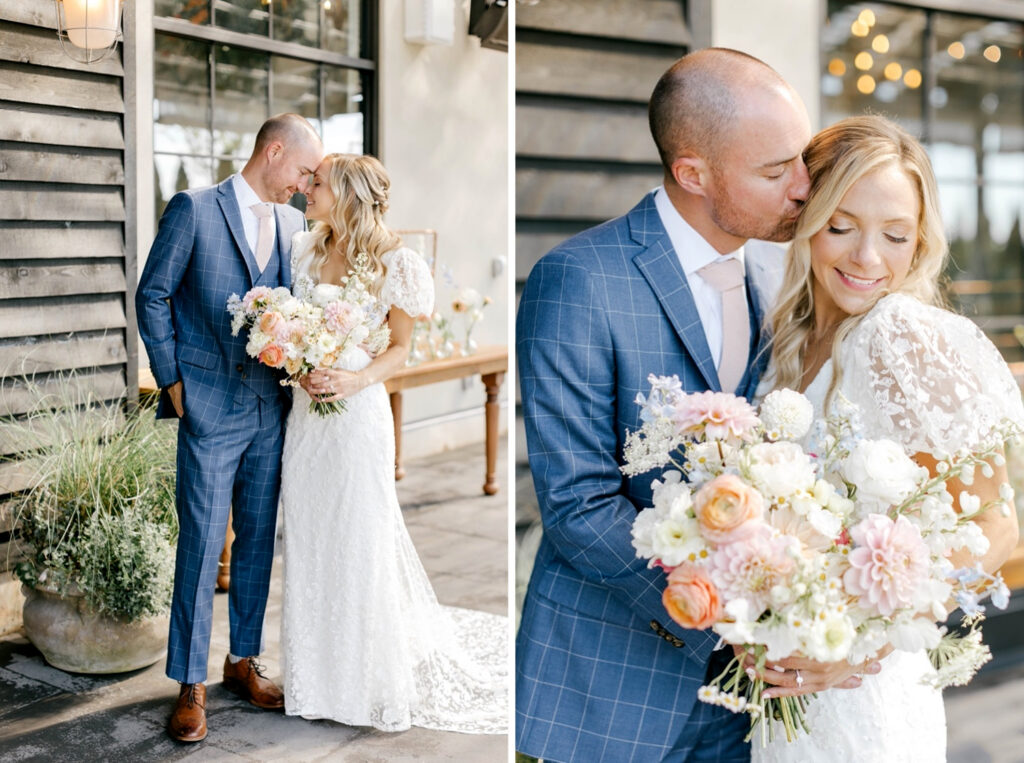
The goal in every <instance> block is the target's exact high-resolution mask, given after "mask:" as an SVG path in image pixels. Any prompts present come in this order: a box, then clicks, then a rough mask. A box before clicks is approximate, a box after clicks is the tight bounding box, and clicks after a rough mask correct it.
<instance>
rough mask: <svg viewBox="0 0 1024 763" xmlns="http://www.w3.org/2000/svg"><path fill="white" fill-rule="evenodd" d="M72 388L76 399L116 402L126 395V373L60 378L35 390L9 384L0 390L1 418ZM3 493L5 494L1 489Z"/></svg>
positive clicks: (39, 383)
mask: <svg viewBox="0 0 1024 763" xmlns="http://www.w3.org/2000/svg"><path fill="white" fill-rule="evenodd" d="M66 384H69V385H70V386H71V387H72V389H73V390H74V392H73V393H72V394H75V395H76V396H78V395H80V396H81V397H82V398H83V399H92V400H96V401H99V400H116V399H117V398H120V397H123V396H124V393H125V391H126V386H125V382H124V372H123V371H121V370H120V369H119V370H117V371H97V372H95V373H79V374H76V375H75V376H74V377H72V378H71V379H70V380H63V379H60V378H58V377H50V378H48V379H43V380H37V381H36V382H35V383H34V384H33V385H32V386H28V385H26V384H23V383H21V382H15V383H9V382H8V383H7V384H4V385H3V386H2V387H0V416H14V415H18V414H22V413H28V412H29V411H32V410H34V409H36V408H38V407H39V406H40V404H41V402H40V401H41V400H43V401H44V402H43V403H42V404H44V405H46V402H45V398H46V396H47V395H55V394H58V393H60V392H61V390H62V389H64V388H65V385H66ZM0 492H4V491H3V490H2V488H0Z"/></svg>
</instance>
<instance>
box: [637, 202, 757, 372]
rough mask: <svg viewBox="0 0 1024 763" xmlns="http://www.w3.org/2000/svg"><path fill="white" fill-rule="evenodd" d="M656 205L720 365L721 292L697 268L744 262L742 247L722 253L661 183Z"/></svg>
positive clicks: (714, 358) (706, 336)
mask: <svg viewBox="0 0 1024 763" xmlns="http://www.w3.org/2000/svg"><path fill="white" fill-rule="evenodd" d="M654 206H655V207H656V208H657V210H658V216H659V217H660V218H661V224H662V225H664V226H665V230H666V231H668V237H669V240H670V241H671V242H672V248H673V249H675V250H676V256H677V257H678V258H679V264H680V265H682V266H683V272H684V273H685V274H686V280H687V282H688V283H689V284H690V291H691V292H693V301H694V302H695V303H696V304H697V313H698V314H699V315H700V322H701V325H702V326H703V327H704V336H705V338H706V339H707V340H708V349H710V350H711V358H712V360H714V362H715V367H716V368H717V367H718V366H719V365H720V364H721V362H722V295H721V294H720V293H719V292H718V290H717V289H715V288H714V287H713V286H711V284H709V283H708V282H707V281H705V280H704V279H703V278H701V276H700V273H698V272H697V271H698V270H700V269H701V268H702V267H704V266H705V265H710V264H711V263H712V262H714V261H715V260H719V259H728V258H734V259H737V260H739V261H740V264H741V265H742V264H744V262H743V247H742V246H741V247H740V248H739V249H737V250H736V251H735V252H730V253H729V254H719V253H718V250H717V249H715V248H714V247H713V246H711V244H709V243H708V242H707V241H705V240H704V238H703V237H702V236H701V235H700V234H699V233H698V232H697V231H695V230H694V229H693V228H692V227H691V226H690V224H689V223H688V222H686V220H684V219H683V216H682V215H680V214H679V212H678V211H677V210H676V208H675V207H674V206H672V201H671V199H669V197H668V192H667V191H665V188H664V186H658V188H657V189H656V190H655V193H654ZM744 272H746V268H744Z"/></svg>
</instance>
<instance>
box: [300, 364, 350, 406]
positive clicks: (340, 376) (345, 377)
mask: <svg viewBox="0 0 1024 763" xmlns="http://www.w3.org/2000/svg"><path fill="white" fill-rule="evenodd" d="M305 379H306V381H307V384H303V385H302V388H303V389H304V390H306V393H307V394H308V395H309V396H310V397H315V398H317V399H318V400H319V401H320V402H321V403H332V402H334V401H335V400H343V399H345V398H346V397H352V395H354V394H356V393H357V392H358V391H359V390H361V389H362V388H363V387H364V386H365V385H364V384H363V380H362V377H361V376H360V375H359V374H358V373H353V372H352V371H337V370H334V369H332V368H320V369H317V370H316V371H310V372H309V374H307V375H306V377H305Z"/></svg>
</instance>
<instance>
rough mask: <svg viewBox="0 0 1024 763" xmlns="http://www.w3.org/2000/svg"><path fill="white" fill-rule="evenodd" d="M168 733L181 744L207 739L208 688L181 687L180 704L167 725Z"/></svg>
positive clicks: (186, 685)
mask: <svg viewBox="0 0 1024 763" xmlns="http://www.w3.org/2000/svg"><path fill="white" fill-rule="evenodd" d="M167 733H168V734H169V735H170V737H171V739H177V740H178V741H179V742H201V741H202V740H204V739H206V687H205V686H204V685H203V684H182V685H181V691H179V692H178V703H177V704H176V705H175V706H174V712H173V713H171V720H170V721H168V723H167Z"/></svg>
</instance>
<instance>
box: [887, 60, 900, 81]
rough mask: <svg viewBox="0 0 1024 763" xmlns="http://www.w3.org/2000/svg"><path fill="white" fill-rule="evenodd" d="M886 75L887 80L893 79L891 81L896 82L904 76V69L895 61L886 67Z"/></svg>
mask: <svg viewBox="0 0 1024 763" xmlns="http://www.w3.org/2000/svg"><path fill="white" fill-rule="evenodd" d="M884 74H885V78H886V79H891V80H893V81H894V82H895V81H897V80H898V79H899V78H900V77H902V76H903V67H902V66H900V65H899V64H898V63H896V62H895V61H892V62H891V63H888V64H886V65H885V72H884Z"/></svg>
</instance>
